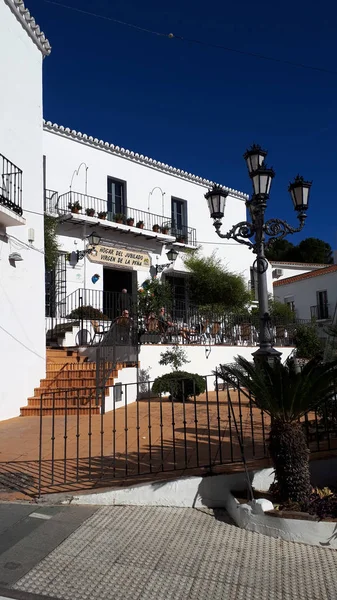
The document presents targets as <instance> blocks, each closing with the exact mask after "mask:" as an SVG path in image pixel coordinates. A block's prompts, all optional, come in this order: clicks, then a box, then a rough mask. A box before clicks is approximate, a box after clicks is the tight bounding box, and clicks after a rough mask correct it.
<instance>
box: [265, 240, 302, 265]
mask: <svg viewBox="0 0 337 600" xmlns="http://www.w3.org/2000/svg"><path fill="white" fill-rule="evenodd" d="M294 248H295V246H294V244H292V243H291V242H288V240H274V242H272V243H271V244H270V245H269V246H267V248H266V251H265V254H266V258H267V259H268V260H284V261H286V260H288V258H287V256H288V255H289V253H290V252H292V251H293V250H294Z"/></svg>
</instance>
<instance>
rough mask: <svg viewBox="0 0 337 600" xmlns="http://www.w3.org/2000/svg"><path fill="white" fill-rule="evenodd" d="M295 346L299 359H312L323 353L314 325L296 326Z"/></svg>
mask: <svg viewBox="0 0 337 600" xmlns="http://www.w3.org/2000/svg"><path fill="white" fill-rule="evenodd" d="M295 346H296V355H297V357H298V358H308V359H311V358H314V357H315V356H317V354H319V353H320V352H321V351H322V344H321V341H320V339H319V337H318V334H317V327H316V325H315V324H314V323H313V324H311V325H297V326H296V331H295Z"/></svg>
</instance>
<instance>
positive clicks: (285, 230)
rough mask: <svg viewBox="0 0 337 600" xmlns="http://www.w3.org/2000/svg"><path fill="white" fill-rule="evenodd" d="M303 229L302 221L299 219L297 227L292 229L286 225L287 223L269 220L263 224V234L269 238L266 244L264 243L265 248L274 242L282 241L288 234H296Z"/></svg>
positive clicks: (279, 220) (280, 220)
mask: <svg viewBox="0 0 337 600" xmlns="http://www.w3.org/2000/svg"><path fill="white" fill-rule="evenodd" d="M303 227H304V219H301V221H300V226H299V227H292V226H291V225H289V224H288V223H287V221H283V220H282V219H270V220H269V221H266V222H265V224H264V232H265V234H266V235H268V236H270V238H269V240H268V242H266V246H269V245H270V244H272V242H274V241H275V240H282V239H283V238H284V237H286V236H287V235H288V234H289V233H298V231H301V229H303Z"/></svg>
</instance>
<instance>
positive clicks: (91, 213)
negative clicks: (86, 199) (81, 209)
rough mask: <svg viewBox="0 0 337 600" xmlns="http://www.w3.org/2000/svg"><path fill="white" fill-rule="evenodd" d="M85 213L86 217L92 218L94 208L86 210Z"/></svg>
mask: <svg viewBox="0 0 337 600" xmlns="http://www.w3.org/2000/svg"><path fill="white" fill-rule="evenodd" d="M85 212H86V214H87V216H88V217H93V216H94V215H95V209H94V208H86V209H85Z"/></svg>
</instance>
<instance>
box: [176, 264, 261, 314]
mask: <svg viewBox="0 0 337 600" xmlns="http://www.w3.org/2000/svg"><path fill="white" fill-rule="evenodd" d="M185 265H186V266H187V268H188V269H189V270H190V276H189V297H190V301H191V303H192V304H194V305H196V306H198V307H209V308H211V309H212V310H213V311H215V312H216V311H217V310H219V311H224V310H234V309H235V310H240V309H241V308H243V307H244V306H245V305H246V304H247V303H248V302H249V300H250V294H249V292H248V290H247V288H246V285H245V283H244V280H243V278H242V277H241V276H240V275H236V274H234V273H230V272H229V271H227V269H226V268H225V267H224V266H223V265H222V262H221V259H220V258H218V257H216V255H215V254H214V253H213V254H212V255H211V256H199V255H198V254H193V255H192V254H191V255H188V256H187V257H186V258H185Z"/></svg>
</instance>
